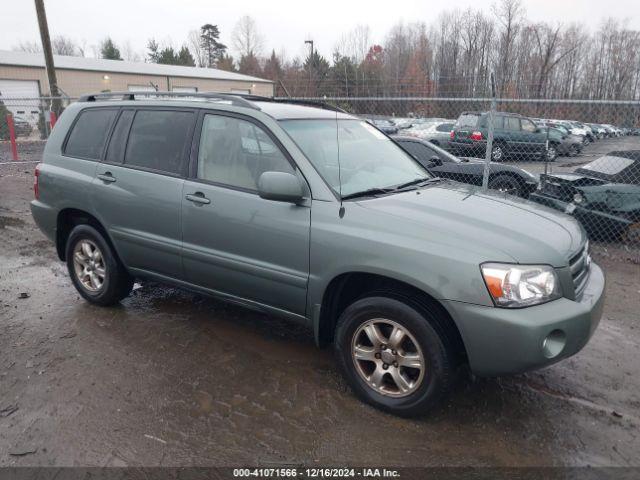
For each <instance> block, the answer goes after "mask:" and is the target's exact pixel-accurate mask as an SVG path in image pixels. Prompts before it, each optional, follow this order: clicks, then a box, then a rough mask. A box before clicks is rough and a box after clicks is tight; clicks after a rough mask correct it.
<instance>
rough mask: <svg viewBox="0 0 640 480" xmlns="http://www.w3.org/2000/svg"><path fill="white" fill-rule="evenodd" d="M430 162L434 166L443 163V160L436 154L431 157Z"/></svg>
mask: <svg viewBox="0 0 640 480" xmlns="http://www.w3.org/2000/svg"><path fill="white" fill-rule="evenodd" d="M429 163H432V164H433V166H434V167H439V166H440V165H442V160H440V157H439V156H437V155H434V156H432V157H431V158H430V159H429Z"/></svg>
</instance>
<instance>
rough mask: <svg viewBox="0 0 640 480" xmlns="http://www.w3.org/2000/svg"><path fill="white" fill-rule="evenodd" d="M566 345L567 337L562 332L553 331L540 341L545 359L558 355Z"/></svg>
mask: <svg viewBox="0 0 640 480" xmlns="http://www.w3.org/2000/svg"><path fill="white" fill-rule="evenodd" d="M566 343H567V336H566V335H565V333H564V332H563V331H562V330H554V331H553V332H551V333H550V334H549V335H547V338H545V339H544V340H543V341H542V353H543V354H544V356H545V357H547V358H554V357H557V356H558V355H560V353H561V352H562V350H564V346H565V345H566Z"/></svg>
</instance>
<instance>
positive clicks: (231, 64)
mask: <svg viewBox="0 0 640 480" xmlns="http://www.w3.org/2000/svg"><path fill="white" fill-rule="evenodd" d="M217 68H218V69H220V70H226V71H227V72H235V71H236V65H235V61H234V60H233V57H232V56H231V55H223V56H222V57H221V58H220V60H218V66H217Z"/></svg>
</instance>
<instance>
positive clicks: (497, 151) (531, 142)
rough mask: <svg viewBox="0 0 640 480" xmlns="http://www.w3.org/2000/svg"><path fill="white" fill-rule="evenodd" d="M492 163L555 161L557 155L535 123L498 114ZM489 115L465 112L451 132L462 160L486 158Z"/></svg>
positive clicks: (519, 116) (457, 153)
mask: <svg viewBox="0 0 640 480" xmlns="http://www.w3.org/2000/svg"><path fill="white" fill-rule="evenodd" d="M494 118H495V122H494V133H493V147H492V151H491V160H493V161H495V162H499V161H502V160H504V159H506V158H508V157H511V158H515V159H527V158H535V159H542V160H549V161H553V160H555V158H556V157H557V155H558V153H557V150H556V148H555V146H554V145H549V148H547V133H546V131H544V130H542V129H541V128H540V127H538V126H536V125H535V124H534V123H533V121H532V120H530V119H529V118H527V117H523V116H522V115H518V114H516V113H504V112H496V114H495V116H494ZM487 135H488V113H486V112H484V113H483V112H463V113H462V114H461V115H460V117H459V118H458V120H457V122H456V124H455V126H454V127H453V130H452V131H451V141H450V142H449V145H450V147H451V149H452V151H453V152H454V153H455V154H456V155H460V156H463V157H467V156H471V157H473V156H481V155H484V154H485V152H486V149H487Z"/></svg>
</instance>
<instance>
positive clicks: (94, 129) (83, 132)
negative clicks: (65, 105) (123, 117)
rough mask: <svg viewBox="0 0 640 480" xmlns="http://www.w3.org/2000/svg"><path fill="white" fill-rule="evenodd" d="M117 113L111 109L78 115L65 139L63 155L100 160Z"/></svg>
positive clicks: (85, 111) (101, 109)
mask: <svg viewBox="0 0 640 480" xmlns="http://www.w3.org/2000/svg"><path fill="white" fill-rule="evenodd" d="M117 113H118V110H117V109H111V108H109V109H107V108H93V109H87V110H84V111H83V112H82V113H80V115H79V117H78V119H77V120H76V122H75V123H74V125H73V130H71V134H70V135H69V138H68V139H67V144H66V146H65V149H64V153H65V155H69V156H71V157H79V158H87V159H91V160H100V158H101V157H102V151H103V150H104V145H105V142H106V141H107V135H108V134H109V129H110V128H111V124H112V123H113V119H114V118H115V117H116V114H117Z"/></svg>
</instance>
